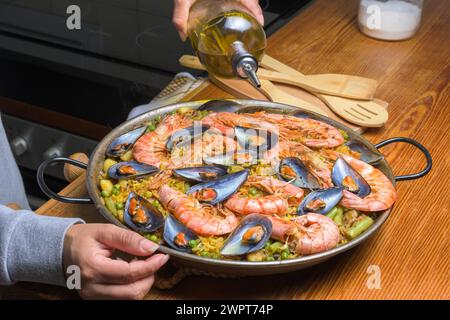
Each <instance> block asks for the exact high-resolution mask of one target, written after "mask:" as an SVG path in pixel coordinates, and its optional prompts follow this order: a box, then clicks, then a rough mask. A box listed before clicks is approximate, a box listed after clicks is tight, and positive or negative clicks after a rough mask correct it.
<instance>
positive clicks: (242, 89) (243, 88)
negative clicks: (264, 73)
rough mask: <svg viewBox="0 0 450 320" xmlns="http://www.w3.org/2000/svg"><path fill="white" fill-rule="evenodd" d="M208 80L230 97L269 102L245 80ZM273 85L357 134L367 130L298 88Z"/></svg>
mask: <svg viewBox="0 0 450 320" xmlns="http://www.w3.org/2000/svg"><path fill="white" fill-rule="evenodd" d="M209 79H210V80H211V82H213V83H214V84H215V85H217V86H218V87H219V88H221V89H222V90H224V91H226V92H228V93H230V94H231V95H233V96H234V97H236V98H240V99H256V100H269V99H268V98H267V97H266V96H265V95H264V94H263V93H262V92H261V91H259V90H258V89H256V88H255V87H253V86H252V85H251V84H250V83H249V82H248V81H247V80H241V79H225V78H220V77H215V76H213V75H209ZM274 85H276V86H277V87H279V88H280V89H282V90H284V91H285V92H286V93H288V94H290V95H291V96H294V97H298V98H300V99H303V100H305V101H307V102H309V103H311V104H313V105H315V106H317V107H319V108H320V109H321V110H323V111H324V112H325V114H326V115H327V116H328V117H329V118H331V119H333V120H336V121H339V122H341V123H343V124H344V125H346V126H348V127H350V128H351V129H353V130H355V131H357V132H359V133H362V132H364V131H365V130H366V129H367V128H365V127H360V126H357V125H354V124H352V123H350V122H348V121H346V120H344V119H342V118H340V117H339V116H338V115H336V114H335V113H334V112H333V111H331V110H330V108H328V107H327V105H326V104H325V103H323V102H322V101H321V100H320V99H319V98H317V97H316V96H314V95H312V94H310V93H309V92H306V91H304V90H302V89H300V88H297V87H293V86H289V85H285V84H279V83H274ZM374 101H376V102H377V103H379V104H380V105H382V106H383V107H385V108H386V109H387V108H388V103H387V102H385V101H382V100H379V99H374ZM275 102H276V101H275Z"/></svg>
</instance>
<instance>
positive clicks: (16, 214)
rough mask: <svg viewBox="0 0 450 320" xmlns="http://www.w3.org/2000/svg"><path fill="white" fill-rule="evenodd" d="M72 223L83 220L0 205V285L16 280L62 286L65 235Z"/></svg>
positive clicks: (63, 283) (63, 282)
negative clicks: (45, 214) (48, 215)
mask: <svg viewBox="0 0 450 320" xmlns="http://www.w3.org/2000/svg"><path fill="white" fill-rule="evenodd" d="M75 223H83V221H82V220H80V219H69V218H56V217H47V216H40V215H37V214H35V213H33V212H32V211H29V210H18V211H15V210H12V209H10V208H8V207H6V206H3V205H0V285H5V284H12V283H14V282H16V281H31V282H42V283H48V284H54V285H65V280H64V279H65V278H64V271H63V261H62V260H63V258H62V257H63V252H62V251H63V243H64V236H65V233H66V231H67V229H68V228H69V227H70V226H71V225H73V224H75Z"/></svg>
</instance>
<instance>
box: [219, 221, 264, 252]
mask: <svg viewBox="0 0 450 320" xmlns="http://www.w3.org/2000/svg"><path fill="white" fill-rule="evenodd" d="M255 228H256V229H255ZM271 234H272V222H271V221H270V220H269V218H267V217H266V216H264V215H261V214H256V213H254V214H250V215H248V216H246V217H245V218H244V219H242V221H241V223H240V224H239V225H238V226H237V227H236V229H234V230H233V232H232V233H231V234H230V235H229V236H228V238H227V240H226V241H225V244H224V245H223V247H222V249H221V250H220V254H221V255H223V256H240V255H243V254H247V253H251V252H255V251H258V250H260V249H262V248H264V245H265V244H266V243H267V241H268V240H269V238H270V235H271Z"/></svg>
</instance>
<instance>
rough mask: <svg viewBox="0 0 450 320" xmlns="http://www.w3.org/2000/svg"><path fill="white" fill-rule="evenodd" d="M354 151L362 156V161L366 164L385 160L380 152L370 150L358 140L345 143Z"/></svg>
mask: <svg viewBox="0 0 450 320" xmlns="http://www.w3.org/2000/svg"><path fill="white" fill-rule="evenodd" d="M345 145H346V146H348V147H349V148H350V150H352V151H356V152H358V153H359V154H360V155H361V158H360V159H361V160H362V161H364V162H366V163H370V164H373V163H377V162H379V161H380V160H383V155H382V154H381V153H379V152H375V151H372V150H370V149H369V148H368V147H367V146H366V145H364V144H363V143H362V142H360V141H357V140H349V141H347V142H346V143H345Z"/></svg>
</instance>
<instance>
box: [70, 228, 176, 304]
mask: <svg viewBox="0 0 450 320" xmlns="http://www.w3.org/2000/svg"><path fill="white" fill-rule="evenodd" d="M115 249H117V250H120V251H123V252H127V253H129V254H132V255H135V256H140V257H146V256H150V255H151V257H149V258H147V259H145V260H136V259H135V260H132V261H130V262H126V261H123V260H115V259H112V258H111V255H112V253H113V252H114V250H115ZM157 249H158V245H157V244H155V243H153V242H151V241H150V240H147V239H145V238H144V237H142V236H141V235H139V234H137V233H136V232H133V231H129V230H125V229H122V228H119V227H116V226H114V225H111V224H76V225H73V226H71V227H70V228H69V230H68V231H67V233H66V236H65V239H64V257H63V258H64V265H65V266H66V267H67V266H69V265H77V266H79V267H80V271H81V289H80V290H79V294H80V296H81V297H82V298H84V299H142V298H143V297H144V296H145V295H146V294H147V292H148V291H149V290H150V288H151V287H152V285H153V282H154V280H155V278H154V274H155V272H156V271H157V270H158V269H159V268H161V267H162V266H163V265H164V264H165V263H166V262H167V260H168V259H169V256H168V255H165V254H154V255H153V253H154V252H155V251H156V250H157Z"/></svg>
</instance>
